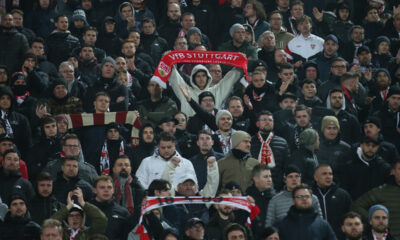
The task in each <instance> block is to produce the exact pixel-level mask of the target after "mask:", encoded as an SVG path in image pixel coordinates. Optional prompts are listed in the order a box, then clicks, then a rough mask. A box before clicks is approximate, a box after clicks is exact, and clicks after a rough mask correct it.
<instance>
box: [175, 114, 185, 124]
mask: <svg viewBox="0 0 400 240" xmlns="http://www.w3.org/2000/svg"><path fill="white" fill-rule="evenodd" d="M178 114H182V115H183V116H185V119H186V122H187V121H188V116H187V114H186V113H184V112H177V113H175V114H174V118H175V116H176V115H178Z"/></svg>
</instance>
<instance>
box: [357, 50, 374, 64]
mask: <svg viewBox="0 0 400 240" xmlns="http://www.w3.org/2000/svg"><path fill="white" fill-rule="evenodd" d="M357 58H358V61H359V62H360V63H370V62H371V59H372V54H371V53H369V52H367V51H362V52H360V54H358V55H357Z"/></svg>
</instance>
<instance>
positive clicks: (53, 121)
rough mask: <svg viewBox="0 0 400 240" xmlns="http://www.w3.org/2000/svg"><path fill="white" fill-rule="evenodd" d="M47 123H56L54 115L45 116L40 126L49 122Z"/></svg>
mask: <svg viewBox="0 0 400 240" xmlns="http://www.w3.org/2000/svg"><path fill="white" fill-rule="evenodd" d="M49 123H57V121H56V119H55V118H54V117H46V118H44V119H43V120H42V126H44V125H46V124H49Z"/></svg>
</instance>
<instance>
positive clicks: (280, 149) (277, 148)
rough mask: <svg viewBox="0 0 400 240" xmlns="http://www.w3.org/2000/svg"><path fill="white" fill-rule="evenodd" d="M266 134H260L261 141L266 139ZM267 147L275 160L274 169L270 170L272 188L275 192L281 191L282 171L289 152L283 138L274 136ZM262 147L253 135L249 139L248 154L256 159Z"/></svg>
mask: <svg viewBox="0 0 400 240" xmlns="http://www.w3.org/2000/svg"><path fill="white" fill-rule="evenodd" d="M268 135H269V133H268V134H263V133H261V136H262V138H263V140H265V139H266V138H267V136H268ZM269 146H270V147H271V149H272V153H273V154H274V159H275V167H273V168H272V169H271V173H272V182H273V183H274V188H275V190H277V191H280V190H282V188H283V184H284V183H283V171H284V168H285V166H286V165H287V162H288V160H289V150H288V145H287V142H286V140H285V139H284V138H282V137H279V136H277V135H274V137H273V138H272V140H271V142H270V143H269ZM261 147H262V143H261V142H260V140H259V139H258V137H257V135H254V136H253V137H252V138H251V147H250V152H251V156H252V157H253V158H255V159H258V156H259V154H260V151H261Z"/></svg>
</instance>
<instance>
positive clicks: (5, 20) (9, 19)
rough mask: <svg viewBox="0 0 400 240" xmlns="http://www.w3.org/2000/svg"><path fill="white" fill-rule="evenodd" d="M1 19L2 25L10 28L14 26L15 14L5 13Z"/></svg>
mask: <svg viewBox="0 0 400 240" xmlns="http://www.w3.org/2000/svg"><path fill="white" fill-rule="evenodd" d="M1 19H2V20H1V25H2V26H3V27H4V28H8V29H10V28H12V27H14V18H13V15H11V14H5V15H3V17H2V18H1Z"/></svg>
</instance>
